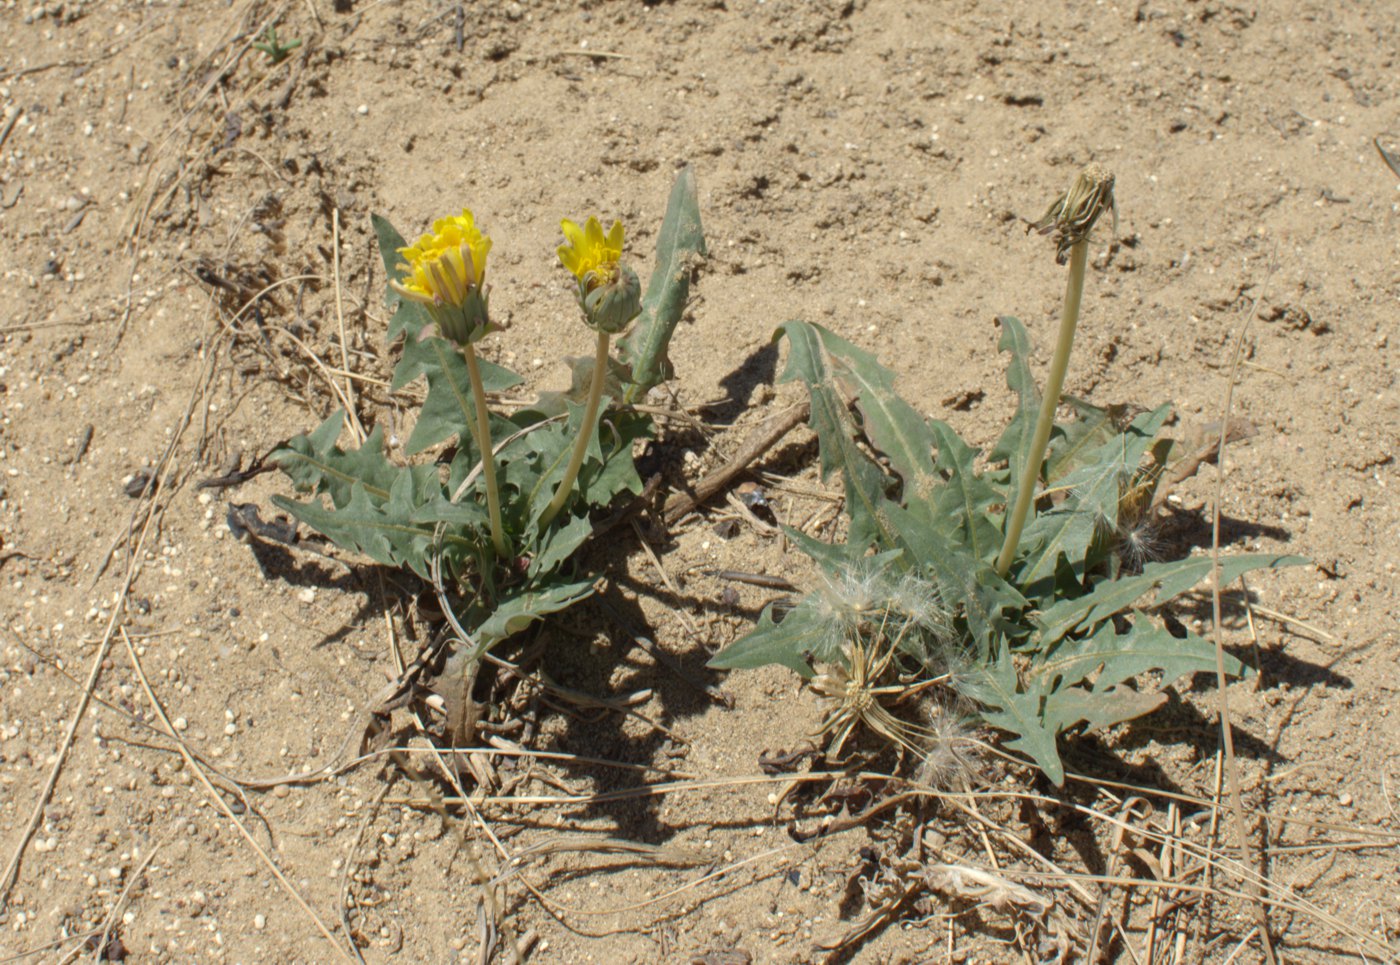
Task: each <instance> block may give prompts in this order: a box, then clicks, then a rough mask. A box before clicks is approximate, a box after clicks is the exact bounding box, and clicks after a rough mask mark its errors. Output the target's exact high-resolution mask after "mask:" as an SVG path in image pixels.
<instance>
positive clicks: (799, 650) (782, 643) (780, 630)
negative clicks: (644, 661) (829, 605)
mask: <svg viewBox="0 0 1400 965" xmlns="http://www.w3.org/2000/svg"><path fill="white" fill-rule="evenodd" d="M830 622H831V621H830V618H829V617H828V616H826V615H825V614H822V613H819V612H818V611H817V608H816V607H815V606H814V605H813V604H812V601H811V599H810V598H808V599H807V600H804V601H803V602H802V603H801V604H799V605H798V607H797V608H796V609H795V610H792V611H791V612H789V613H788V614H787V616H785V617H783V620H782V622H781V623H778V622H775V621H774V619H773V607H772V606H768V607H766V608H765V609H764V611H763V614H762V616H760V617H759V618H758V626H756V627H754V628H753V630H751V631H750V632H749V633H747V634H746V635H744V636H743V637H742V638H740V639H739V640H736V641H735V642H734V643H732V644H730V645H729V646H728V647H726V648H725V649H724V650H722V651H720V652H719V653H718V654H716V655H715V656H714V657H712V658H711V659H710V662H709V664H707V666H710V667H715V668H718V669H721V670H748V669H753V668H755V667H766V666H768V665H769V664H773V663H776V664H781V665H782V666H784V667H787V668H788V669H789V670H792V671H795V672H796V673H798V674H800V675H801V676H802V677H803V678H810V677H811V676H812V675H813V673H814V671H813V670H812V665H811V664H810V663H808V662H807V659H806V657H805V656H804V654H806V653H812V654H813V655H815V656H816V657H817V658H818V659H829V658H831V657H832V656H834V654H833V653H832V650H833V646H832V643H831V640H832V639H833V634H832V633H831V628H830Z"/></svg>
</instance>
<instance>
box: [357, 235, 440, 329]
mask: <svg viewBox="0 0 1400 965" xmlns="http://www.w3.org/2000/svg"><path fill="white" fill-rule="evenodd" d="M370 223H371V224H373V225H374V237H375V239H376V240H377V241H378V242H379V257H380V258H381V259H383V261H384V277H385V278H397V277H399V269H398V266H399V264H400V257H399V249H400V248H407V247H408V242H407V241H404V239H403V235H401V234H399V233H398V231H396V230H395V228H394V226H393V225H391V224H390V223H389V222H388V220H387V219H385V218H382V217H380V216H379V215H377V214H375V215H370ZM384 304H386V305H388V306H389V307H390V308H393V309H394V317H393V318H391V319H390V320H389V341H390V342H393V341H394V339H396V338H398V337H399V336H400V335H402V336H404V338H405V341H407V342H412V341H413V340H414V339H415V338H417V337H418V334H419V333H420V332H421V331H423V328H424V326H426V325H429V324H431V323H432V318H431V317H430V316H429V315H428V310H427V309H426V308H424V307H423V306H422V305H420V304H418V303H417V302H415V301H412V300H410V299H407V298H403V297H402V296H400V295H399V293H398V292H396V291H394V289H392V288H390V287H389V285H387V284H386V285H385V286H384Z"/></svg>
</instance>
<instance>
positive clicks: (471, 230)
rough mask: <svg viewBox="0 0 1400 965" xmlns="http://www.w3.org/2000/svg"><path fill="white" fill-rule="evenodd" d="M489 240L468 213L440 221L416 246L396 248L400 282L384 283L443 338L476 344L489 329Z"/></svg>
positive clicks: (466, 210)
mask: <svg viewBox="0 0 1400 965" xmlns="http://www.w3.org/2000/svg"><path fill="white" fill-rule="evenodd" d="M490 251H491V239H490V238H488V237H487V236H486V235H484V234H482V233H481V231H480V230H479V229H478V228H477V227H476V220H475V219H474V218H473V217H472V213H471V211H469V210H468V209H466V208H463V209H462V213H461V214H460V215H456V216H454V217H450V218H439V219H438V220H436V221H434V222H433V230H432V231H431V232H430V233H428V234H425V235H423V236H422V237H421V238H419V239H418V242H417V243H416V244H412V245H409V246H408V247H406V248H400V249H399V255H400V257H402V258H403V259H404V260H403V261H402V262H401V263H400V264H399V265H398V269H399V271H401V272H403V277H402V278H399V279H394V280H392V281H390V282H389V284H390V287H392V288H393V289H394V291H396V292H398V293H399V294H400V295H402V296H403V297H404V298H407V299H409V300H410V301H414V302H417V303H418V304H420V305H422V306H424V307H425V308H427V310H428V314H429V315H431V316H432V318H433V321H434V322H436V323H437V326H438V330H439V331H440V332H441V333H442V335H443V336H444V337H445V338H448V339H451V340H452V341H454V342H456V343H458V344H459V345H466V344H470V343H471V342H475V341H476V340H477V339H479V338H480V337H481V336H482V335H484V334H486V331H487V329H488V328H489V322H488V321H487V312H486V291H485V282H486V255H487V254H488V253H489V252H490Z"/></svg>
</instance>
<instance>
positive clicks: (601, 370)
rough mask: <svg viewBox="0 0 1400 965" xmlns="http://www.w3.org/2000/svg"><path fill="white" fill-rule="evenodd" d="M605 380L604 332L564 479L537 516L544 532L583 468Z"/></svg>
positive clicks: (561, 507)
mask: <svg viewBox="0 0 1400 965" xmlns="http://www.w3.org/2000/svg"><path fill="white" fill-rule="evenodd" d="M607 380H608V333H607V332H601V331H600V332H599V333H598V348H597V351H596V352H595V353H594V355H593V382H592V384H591V385H589V387H588V405H587V406H586V407H585V408H584V410H583V426H582V427H581V428H580V431H579V434H578V441H576V442H575V443H574V452H573V455H571V456H570V457H569V465H568V466H567V467H566V468H565V469H564V478H563V479H561V480H559V488H558V489H556V490H554V498H553V499H551V500H550V501H549V505H548V506H547V507H546V508H545V511H544V514H543V515H542V516H540V529H544V528H545V527H546V526H548V525H549V524H550V523H552V522H553V521H554V517H555V516H558V515H559V511H560V510H561V509H563V508H564V503H565V502H567V501H568V499H569V494H570V493H571V492H572V491H573V488H574V480H576V479H578V471H579V469H580V468H582V466H583V457H584V456H585V455H587V453H588V443H589V440H591V439H592V438H593V428H594V423H595V422H597V421H598V403H599V402H601V401H602V398H603V385H604V384H605V383H606V382H607Z"/></svg>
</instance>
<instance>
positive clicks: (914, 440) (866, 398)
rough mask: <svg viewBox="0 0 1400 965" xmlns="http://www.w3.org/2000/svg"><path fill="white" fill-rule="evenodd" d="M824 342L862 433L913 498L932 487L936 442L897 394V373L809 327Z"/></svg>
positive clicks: (835, 376)
mask: <svg viewBox="0 0 1400 965" xmlns="http://www.w3.org/2000/svg"><path fill="white" fill-rule="evenodd" d="M809 327H810V328H811V329H812V331H814V332H815V333H816V334H817V337H818V338H819V339H820V341H821V348H822V351H823V353H824V355H825V360H826V362H827V364H828V366H829V372H830V378H831V379H832V380H833V384H834V385H835V386H837V387H838V388H839V389H840V390H841V395H842V396H843V397H850V398H852V399H853V400H854V401H855V404H856V407H857V408H859V409H860V414H861V430H862V431H863V432H864V434H865V436H866V437H867V438H868V439H869V440H870V443H871V445H873V446H874V448H875V449H876V451H878V452H879V453H880V454H881V455H883V456H884V457H885V458H887V459H888V460H889V461H890V467H891V468H892V469H894V471H895V474H896V475H897V476H899V478H900V479H901V480H902V481H903V482H904V487H905V491H906V492H908V493H926V492H927V491H928V490H929V488H930V487H931V486H932V484H933V447H934V444H935V442H936V437H935V435H934V432H933V430H932V429H930V428H929V425H928V423H927V422H925V421H924V418H923V416H921V415H919V413H918V412H917V411H916V410H915V409H914V407H913V406H911V405H910V404H909V403H907V402H905V401H904V400H903V399H901V398H900V397H899V396H898V395H896V394H895V391H894V373H893V372H891V371H890V370H889V369H887V368H885V367H884V366H883V365H881V364H880V363H879V362H878V361H876V358H875V356H874V355H872V354H871V353H870V352H867V351H865V350H864V349H860V348H857V347H856V346H854V345H852V344H851V343H850V342H848V341H846V340H845V339H844V338H841V337H840V336H839V335H836V334H835V333H833V332H831V331H829V330H827V329H825V328H823V327H822V326H820V325H811V326H809Z"/></svg>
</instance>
